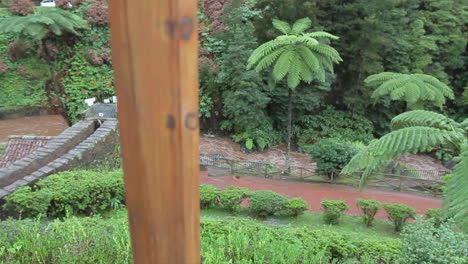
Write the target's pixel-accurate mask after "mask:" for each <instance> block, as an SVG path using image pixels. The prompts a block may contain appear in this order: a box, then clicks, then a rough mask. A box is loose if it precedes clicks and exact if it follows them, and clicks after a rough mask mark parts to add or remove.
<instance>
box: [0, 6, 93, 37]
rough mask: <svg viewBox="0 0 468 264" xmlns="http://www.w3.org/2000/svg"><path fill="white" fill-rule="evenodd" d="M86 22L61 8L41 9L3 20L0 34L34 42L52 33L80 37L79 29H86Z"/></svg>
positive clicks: (0, 24) (0, 23)
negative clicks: (8, 34)
mask: <svg viewBox="0 0 468 264" xmlns="http://www.w3.org/2000/svg"><path fill="white" fill-rule="evenodd" d="M86 25H87V23H86V21H85V20H83V19H82V18H80V17H79V16H77V15H75V14H73V13H70V12H69V11H66V10H62V9H60V8H40V9H37V10H36V12H35V13H32V14H29V15H27V16H13V17H7V18H5V19H2V21H1V22H0V34H4V33H12V34H15V35H18V37H19V38H23V39H29V40H32V41H39V40H42V39H43V38H45V37H46V36H47V34H49V33H50V32H51V33H53V34H55V35H58V36H60V35H62V34H63V32H70V33H72V34H75V35H79V32H78V31H77V29H81V28H85V27H86Z"/></svg>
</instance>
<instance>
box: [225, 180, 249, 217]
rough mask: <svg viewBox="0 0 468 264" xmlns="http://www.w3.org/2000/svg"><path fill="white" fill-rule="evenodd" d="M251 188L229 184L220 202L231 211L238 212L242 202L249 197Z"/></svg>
mask: <svg viewBox="0 0 468 264" xmlns="http://www.w3.org/2000/svg"><path fill="white" fill-rule="evenodd" d="M249 194H250V190H249V189H248V188H245V187H237V186H229V187H227V188H226V189H225V190H224V191H222V192H221V194H220V196H219V204H220V206H221V208H224V209H226V210H228V211H230V212H237V211H238V210H239V209H240V204H241V203H242V201H244V199H245V198H247V197H249Z"/></svg>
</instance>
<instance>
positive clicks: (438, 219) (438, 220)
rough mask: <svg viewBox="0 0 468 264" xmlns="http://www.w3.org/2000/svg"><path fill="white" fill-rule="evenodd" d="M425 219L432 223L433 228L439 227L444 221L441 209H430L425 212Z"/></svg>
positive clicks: (443, 213)
mask: <svg viewBox="0 0 468 264" xmlns="http://www.w3.org/2000/svg"><path fill="white" fill-rule="evenodd" d="M425 214H426V218H427V219H428V220H430V221H432V222H433V223H434V225H435V226H440V224H442V223H443V222H444V221H445V220H446V216H445V212H444V210H443V209H442V208H431V209H428V210H427V211H426V212H425Z"/></svg>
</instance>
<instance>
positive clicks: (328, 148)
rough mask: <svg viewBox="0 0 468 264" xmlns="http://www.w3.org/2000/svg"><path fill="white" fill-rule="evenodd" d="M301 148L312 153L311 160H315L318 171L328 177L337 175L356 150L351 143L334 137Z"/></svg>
mask: <svg viewBox="0 0 468 264" xmlns="http://www.w3.org/2000/svg"><path fill="white" fill-rule="evenodd" d="M303 149H304V151H305V152H306V153H309V154H311V155H312V161H314V162H317V168H318V172H319V173H320V174H323V175H326V176H328V177H329V178H330V179H331V178H332V177H336V176H338V174H339V172H340V171H341V169H342V168H343V167H344V166H345V165H346V164H348V162H349V161H350V160H351V158H352V157H353V156H354V155H355V154H356V153H357V152H358V149H357V148H356V147H355V146H353V145H352V144H350V143H347V142H344V141H342V140H340V139H336V138H327V139H323V140H320V141H319V142H317V143H315V144H314V145H304V146H303ZM332 175H333V176H332Z"/></svg>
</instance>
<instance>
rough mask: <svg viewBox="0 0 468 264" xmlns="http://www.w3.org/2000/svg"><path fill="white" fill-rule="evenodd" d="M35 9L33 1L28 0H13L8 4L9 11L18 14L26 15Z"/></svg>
mask: <svg viewBox="0 0 468 264" xmlns="http://www.w3.org/2000/svg"><path fill="white" fill-rule="evenodd" d="M35 9H36V8H35V7H34V4H33V2H31V1H30V0H14V1H13V2H11V4H10V12H12V13H13V14H15V15H19V16H26V15H29V14H31V13H34V10H35Z"/></svg>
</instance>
